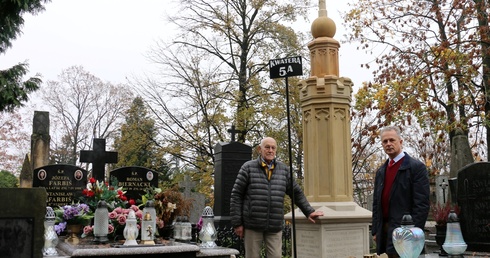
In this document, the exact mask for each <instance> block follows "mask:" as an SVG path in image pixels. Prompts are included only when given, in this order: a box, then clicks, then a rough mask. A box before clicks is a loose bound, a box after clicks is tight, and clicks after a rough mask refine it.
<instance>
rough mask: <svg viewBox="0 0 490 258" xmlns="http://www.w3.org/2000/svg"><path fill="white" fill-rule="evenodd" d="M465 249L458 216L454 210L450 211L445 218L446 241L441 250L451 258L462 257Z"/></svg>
mask: <svg viewBox="0 0 490 258" xmlns="http://www.w3.org/2000/svg"><path fill="white" fill-rule="evenodd" d="M466 247H467V245H466V243H465V242H464V239H463V234H462V233H461V227H460V225H459V219H458V215H456V213H455V212H454V210H451V211H450V212H449V215H448V216H447V231H446V240H445V241H444V244H443V245H442V248H443V249H444V251H446V252H447V253H448V254H449V255H450V256H452V257H463V255H462V254H463V253H464V252H465V251H466Z"/></svg>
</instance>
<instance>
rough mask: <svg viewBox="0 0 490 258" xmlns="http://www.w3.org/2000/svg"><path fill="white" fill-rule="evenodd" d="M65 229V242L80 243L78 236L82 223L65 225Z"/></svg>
mask: <svg viewBox="0 0 490 258" xmlns="http://www.w3.org/2000/svg"><path fill="white" fill-rule="evenodd" d="M66 230H67V231H68V237H67V238H66V239H65V242H66V243H69V244H72V245H78V243H80V238H78V236H79V235H81V233H82V230H83V225H80V224H74V225H70V224H69V225H66Z"/></svg>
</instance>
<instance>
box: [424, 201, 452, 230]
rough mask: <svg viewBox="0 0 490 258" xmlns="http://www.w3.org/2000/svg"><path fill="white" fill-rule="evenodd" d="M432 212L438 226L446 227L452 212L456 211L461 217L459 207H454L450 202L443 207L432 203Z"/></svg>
mask: <svg viewBox="0 0 490 258" xmlns="http://www.w3.org/2000/svg"><path fill="white" fill-rule="evenodd" d="M430 210H431V213H432V216H433V218H434V221H435V222H436V225H438V226H446V224H447V219H448V215H449V213H450V212H451V210H454V212H455V213H456V214H458V215H459V206H458V205H453V204H451V203H450V202H446V203H445V204H443V205H441V204H437V203H432V204H431V206H430Z"/></svg>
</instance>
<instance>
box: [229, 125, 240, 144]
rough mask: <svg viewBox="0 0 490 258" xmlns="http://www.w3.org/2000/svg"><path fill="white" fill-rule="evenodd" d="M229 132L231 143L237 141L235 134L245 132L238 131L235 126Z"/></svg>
mask: <svg viewBox="0 0 490 258" xmlns="http://www.w3.org/2000/svg"><path fill="white" fill-rule="evenodd" d="M228 132H229V133H231V142H234V141H235V134H237V133H243V132H244V131H240V130H236V129H235V125H232V126H231V129H228Z"/></svg>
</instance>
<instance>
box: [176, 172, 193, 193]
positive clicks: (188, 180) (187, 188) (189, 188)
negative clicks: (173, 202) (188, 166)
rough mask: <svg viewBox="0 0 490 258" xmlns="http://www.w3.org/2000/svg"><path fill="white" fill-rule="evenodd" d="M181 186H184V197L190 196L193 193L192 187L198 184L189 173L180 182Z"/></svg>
mask: <svg viewBox="0 0 490 258" xmlns="http://www.w3.org/2000/svg"><path fill="white" fill-rule="evenodd" d="M179 186H180V187H182V188H184V197H185V198H190V197H191V193H192V189H193V188H194V187H195V186H196V183H195V182H192V181H191V178H190V177H189V175H185V176H184V181H182V182H179Z"/></svg>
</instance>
